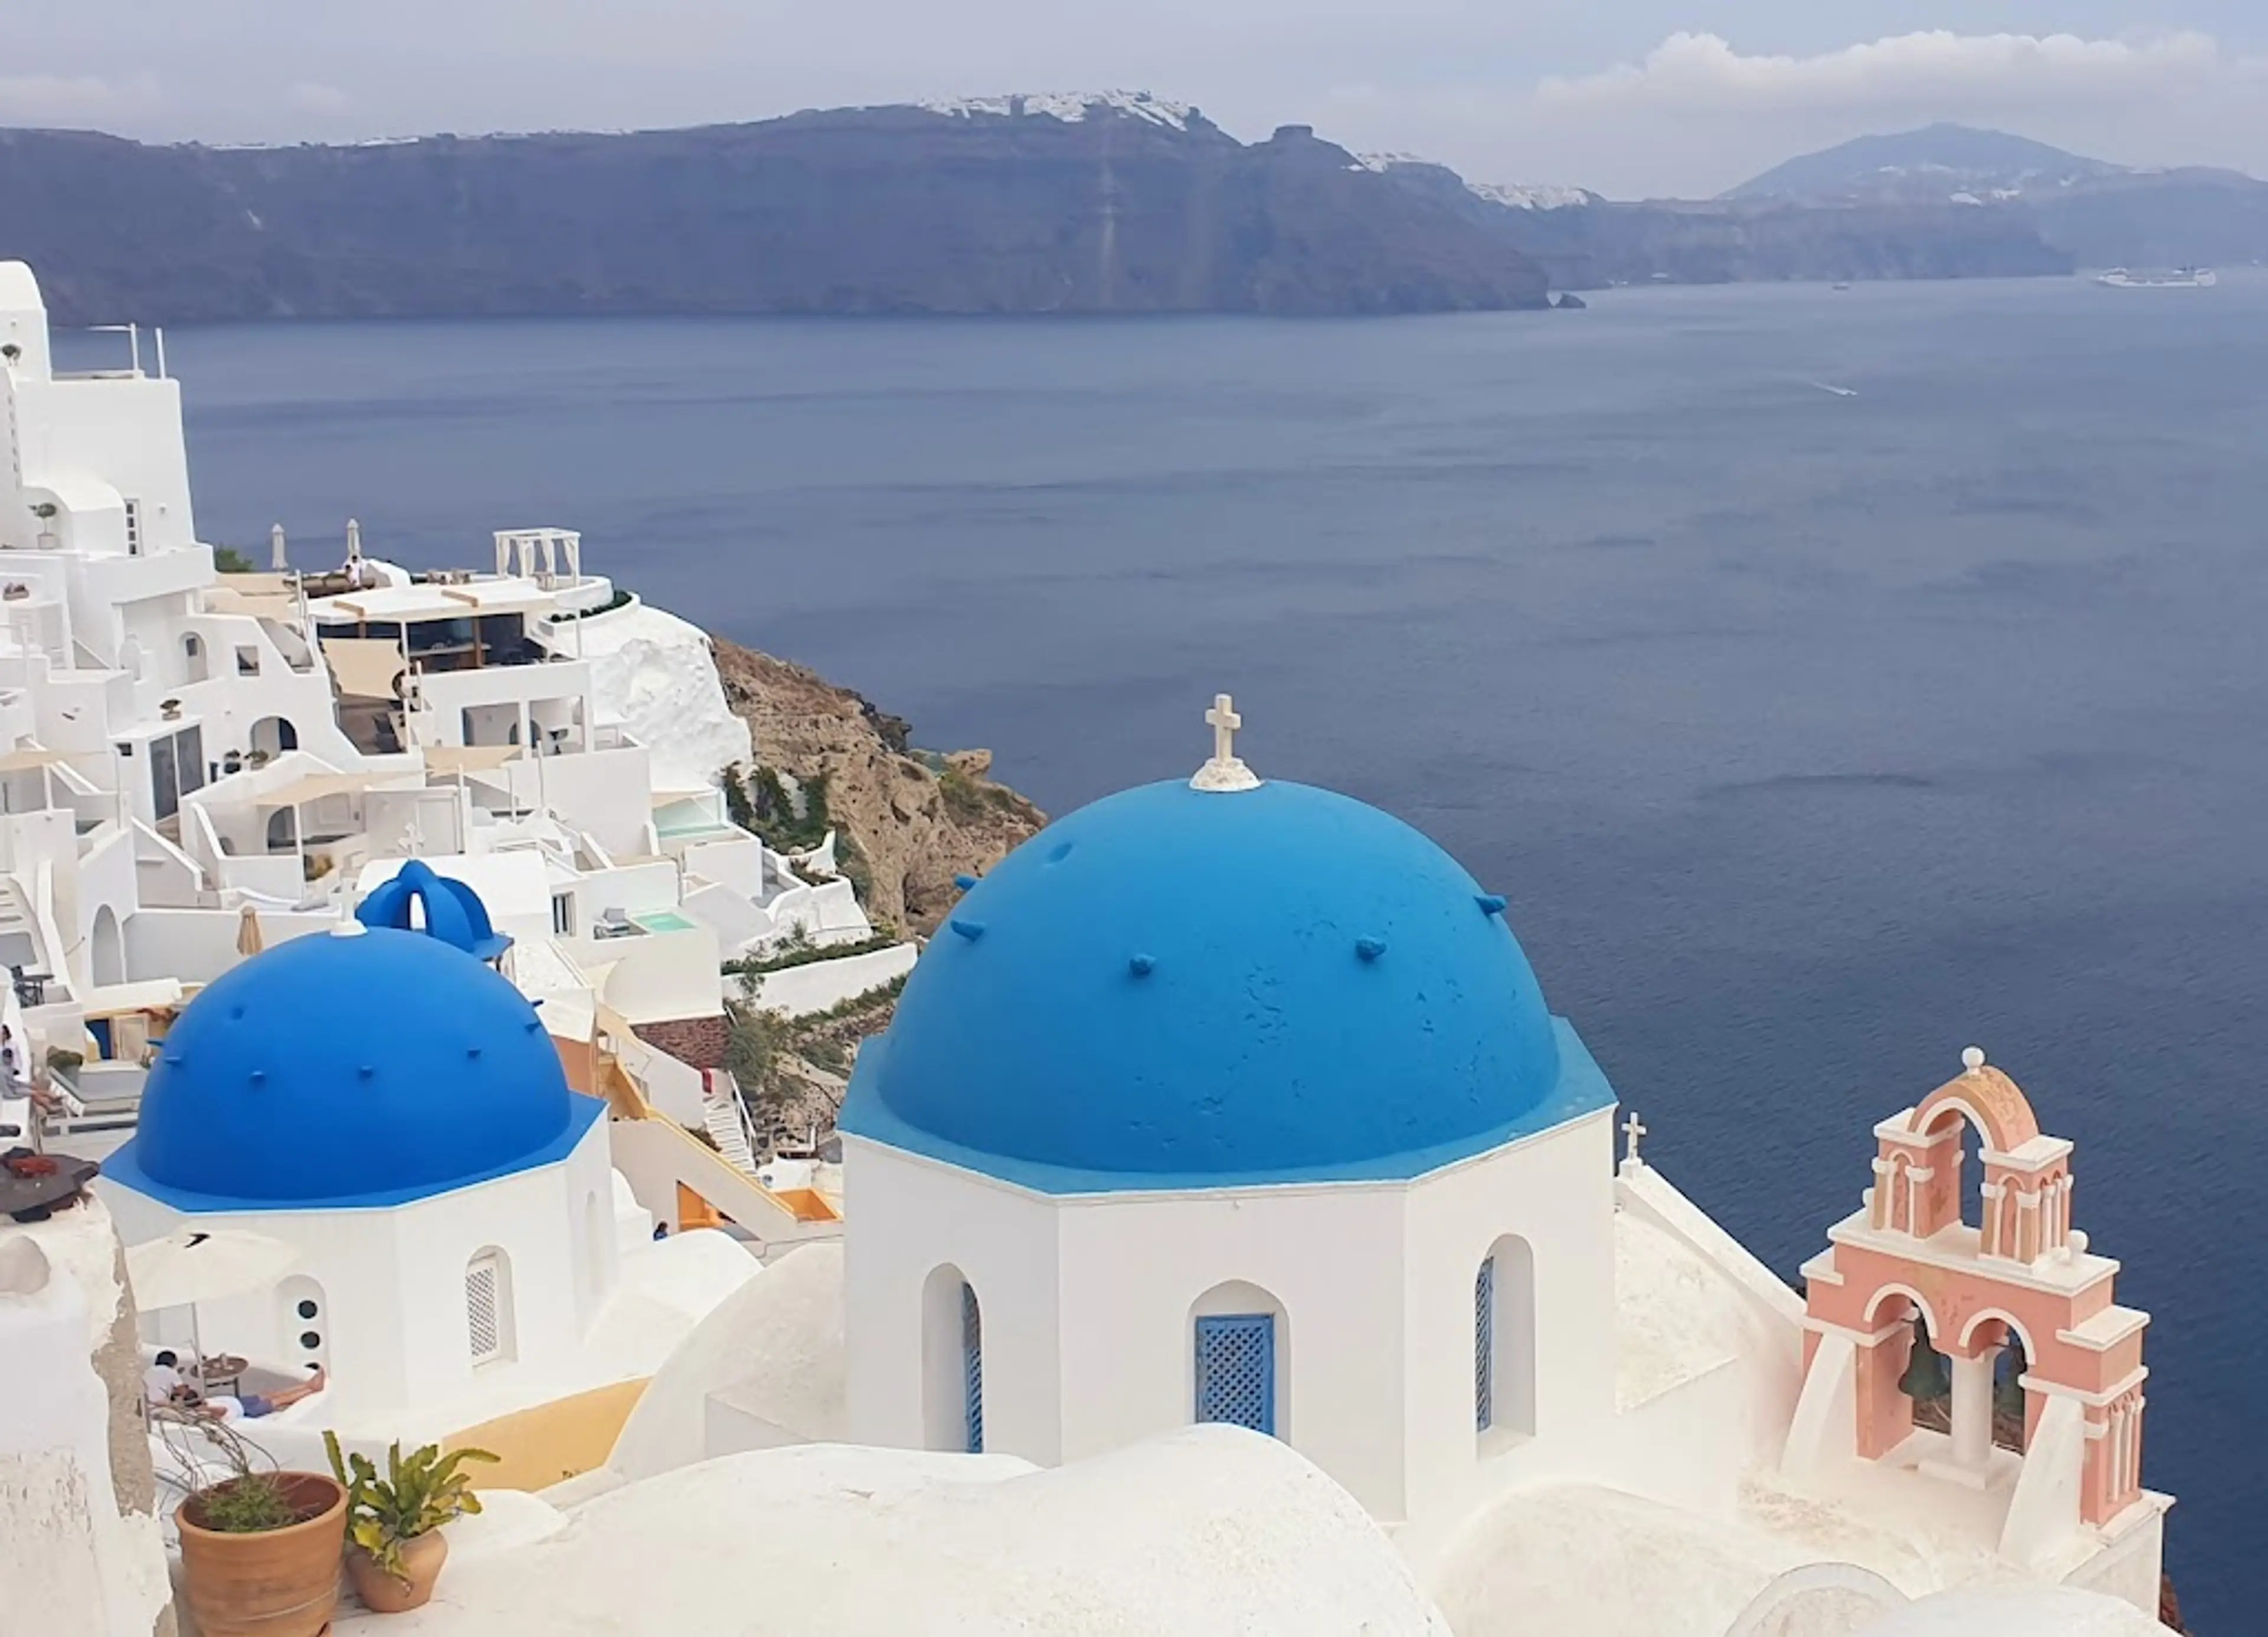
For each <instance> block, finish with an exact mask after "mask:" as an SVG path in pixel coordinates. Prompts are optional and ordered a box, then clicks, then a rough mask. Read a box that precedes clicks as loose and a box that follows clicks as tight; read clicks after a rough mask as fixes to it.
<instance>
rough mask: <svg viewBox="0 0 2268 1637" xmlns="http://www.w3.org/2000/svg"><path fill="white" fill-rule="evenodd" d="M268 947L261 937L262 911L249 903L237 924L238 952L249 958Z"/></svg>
mask: <svg viewBox="0 0 2268 1637" xmlns="http://www.w3.org/2000/svg"><path fill="white" fill-rule="evenodd" d="M266 947H267V946H266V945H265V944H264V943H262V942H261V936H260V911H257V910H255V909H254V908H253V907H252V906H251V905H250V904H248V903H247V904H246V905H245V906H244V912H243V914H242V916H241V917H240V918H239V919H238V921H237V923H236V952H237V954H239V955H244V956H246V957H247V958H249V957H251V956H253V955H258V954H259V953H260V952H261V949H263V948H266Z"/></svg>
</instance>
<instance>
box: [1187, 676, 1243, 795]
mask: <svg viewBox="0 0 2268 1637" xmlns="http://www.w3.org/2000/svg"><path fill="white" fill-rule="evenodd" d="M1204 719H1205V721H1206V723H1207V725H1208V726H1211V729H1212V759H1211V761H1209V762H1207V763H1205V764H1204V766H1203V767H1201V768H1199V769H1198V770H1197V777H1196V778H1192V779H1190V780H1189V787H1190V788H1191V789H1192V790H1257V789H1258V788H1259V787H1260V780H1259V779H1258V778H1256V777H1254V775H1253V771H1252V770H1251V769H1250V768H1248V767H1247V766H1245V765H1244V763H1241V762H1240V761H1238V760H1237V757H1236V730H1237V729H1238V728H1240V727H1241V726H1244V719H1243V718H1242V717H1241V716H1239V715H1238V714H1237V713H1236V704H1235V701H1233V700H1232V699H1231V698H1230V697H1228V696H1227V695H1226V694H1225V693H1218V694H1215V695H1214V696H1213V697H1212V709H1211V710H1210V711H1207V712H1205V718H1204Z"/></svg>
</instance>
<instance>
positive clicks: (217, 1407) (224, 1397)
mask: <svg viewBox="0 0 2268 1637" xmlns="http://www.w3.org/2000/svg"><path fill="white" fill-rule="evenodd" d="M314 1370H315V1373H314V1374H313V1375H312V1376H310V1377H308V1379H307V1380H306V1381H304V1382H301V1383H299V1384H298V1386H297V1387H284V1388H281V1389H279V1390H276V1391H275V1392H270V1393H258V1392H247V1393H225V1392H216V1393H205V1392H200V1391H199V1390H197V1389H196V1388H195V1387H192V1386H190V1385H189V1384H188V1383H187V1382H184V1383H181V1384H180V1386H179V1387H178V1388H176V1389H174V1391H173V1402H174V1403H176V1404H178V1405H180V1406H181V1407H182V1408H183V1409H185V1410H187V1411H188V1412H189V1413H190V1414H192V1415H202V1416H203V1417H205V1418H206V1419H209V1420H215V1421H256V1420H258V1419H260V1418H261V1417H262V1416H264V1415H273V1414H275V1413H276V1412H277V1411H278V1410H288V1409H290V1408H291V1406H292V1405H295V1404H297V1403H298V1402H299V1400H300V1399H302V1398H312V1397H314V1395H315V1394H317V1393H319V1392H320V1391H322V1390H323V1387H324V1385H325V1383H326V1381H327V1379H328V1378H327V1377H326V1375H324V1372H323V1367H322V1366H321V1365H320V1364H318V1365H316V1366H315V1367H314Z"/></svg>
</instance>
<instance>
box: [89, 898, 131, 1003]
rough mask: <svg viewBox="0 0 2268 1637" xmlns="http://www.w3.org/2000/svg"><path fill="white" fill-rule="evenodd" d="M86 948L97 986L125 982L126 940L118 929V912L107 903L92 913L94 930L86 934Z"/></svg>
mask: <svg viewBox="0 0 2268 1637" xmlns="http://www.w3.org/2000/svg"><path fill="white" fill-rule="evenodd" d="M87 946H88V947H87V957H88V961H89V962H90V964H91V965H92V967H93V969H94V981H95V982H96V983H97V984H122V983H124V982H125V981H126V940H125V938H124V937H123V935H122V934H121V933H120V932H119V929H118V911H115V910H114V909H112V908H111V907H110V906H109V905H108V904H107V903H106V904H104V905H103V906H102V907H101V908H100V909H99V910H97V911H95V912H94V929H93V930H92V932H91V933H88V934H87Z"/></svg>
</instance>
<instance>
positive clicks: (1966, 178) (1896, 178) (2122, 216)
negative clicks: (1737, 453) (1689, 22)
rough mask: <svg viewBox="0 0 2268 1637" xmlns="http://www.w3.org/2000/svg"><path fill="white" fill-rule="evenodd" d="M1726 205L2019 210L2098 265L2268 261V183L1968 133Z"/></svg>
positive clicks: (1761, 190) (1852, 161)
mask: <svg viewBox="0 0 2268 1637" xmlns="http://www.w3.org/2000/svg"><path fill="white" fill-rule="evenodd" d="M1725 198H1726V199H1727V200H1728V201H1732V202H1736V203H1756V202H1760V201H1764V200H1781V201H1786V202H1790V203H1800V204H1808V205H1822V204H1840V205H1860V204H1866V205H1888V204H1904V205H1912V204H1925V203H1926V204H1940V205H1942V204H1953V205H1958V206H1962V207H1964V208H1968V209H1972V210H1973V209H1977V208H1979V207H2004V208H2014V209H2016V210H2022V211H2024V212H2026V213H2027V214H2028V215H2029V218H2030V219H2031V220H2032V221H2033V222H2035V223H2036V225H2037V227H2038V230H2039V233H2040V236H2041V238H2043V240H2046V241H2047V242H2048V243H2049V244H2051V245H2053V246H2055V247H2057V248H2058V249H2059V250H2062V251H2065V252H2066V253H2068V254H2070V255H2071V256H2072V257H2073V259H2074V260H2075V261H2077V262H2080V264H2082V265H2085V266H2089V267H2108V266H2114V265H2124V266H2129V267H2175V266H2183V265H2189V264H2208V265H2209V264H2213V263H2228V262H2256V261H2262V260H2268V182H2260V181H2255V180H2253V179H2252V178H2251V177H2250V176H2246V175H2244V174H2242V173H2240V172H2236V171H2224V170H2212V169H2208V168H2205V167H2204V166H2185V167H2182V168H2178V169H2173V170H2153V169H2141V168H2136V167H2132V166H2120V165H2111V164H2109V163H2106V162H2105V161H2103V160H2101V159H2086V158H2083V157H2081V156H2080V155H2078V154H2075V153H2066V152H2065V151H2063V150H2061V149H2060V148H2051V147H2049V146H2048V145H2047V144H2044V143H2038V142H2033V141H2030V140H2029V139H2027V138H2025V137H2022V136H2010V135H2008V134H2007V133H2006V132H2003V131H1990V130H1973V129H1970V128H1968V127H1966V126H1961V125H1933V126H1931V127H1929V128H1928V129H1926V130H1917V131H1907V132H1904V133H1903V134H1900V135H1896V136H1861V137H1859V139H1858V140H1856V141H1854V142H1846V143H1845V144H1842V145H1841V146H1840V147H1835V148H1830V149H1828V150H1826V151H1824V152H1821V153H1812V154H1806V155H1805V156H1803V157H1802V158H1801V159H1791V160H1789V161H1788V162H1787V163H1786V164H1785V165H1782V166H1778V167H1777V168H1776V169H1773V170H1770V171H1767V172H1765V173H1764V174H1763V175H1762V176H1759V177H1757V178H1756V179H1755V180H1754V181H1748V182H1744V183H1742V185H1741V186H1740V187H1738V188H1734V189H1733V190H1732V192H1730V193H1729V194H1727V195H1725Z"/></svg>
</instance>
